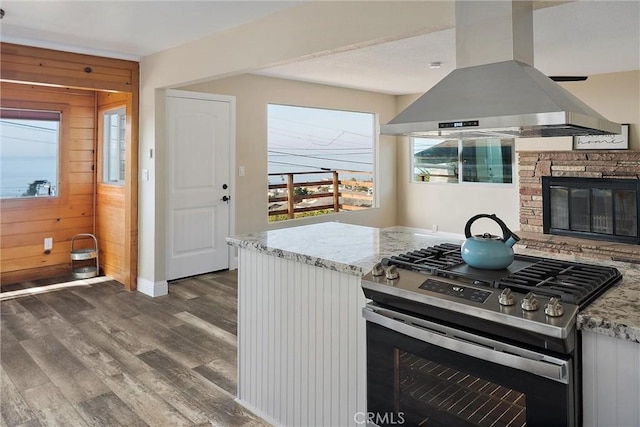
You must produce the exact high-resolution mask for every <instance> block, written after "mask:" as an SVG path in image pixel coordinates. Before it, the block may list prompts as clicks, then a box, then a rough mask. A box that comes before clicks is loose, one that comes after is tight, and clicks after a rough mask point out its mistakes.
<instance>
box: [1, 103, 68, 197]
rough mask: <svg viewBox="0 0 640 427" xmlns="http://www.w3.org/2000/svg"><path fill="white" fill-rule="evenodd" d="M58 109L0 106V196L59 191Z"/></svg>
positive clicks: (19, 195)
mask: <svg viewBox="0 0 640 427" xmlns="http://www.w3.org/2000/svg"><path fill="white" fill-rule="evenodd" d="M60 118H61V113H60V112H59V111H37V110H18V109H6V108H3V109H0V197H2V198H18V197H53V196H56V195H57V193H58V153H59V144H60Z"/></svg>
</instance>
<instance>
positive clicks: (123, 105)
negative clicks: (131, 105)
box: [96, 101, 131, 188]
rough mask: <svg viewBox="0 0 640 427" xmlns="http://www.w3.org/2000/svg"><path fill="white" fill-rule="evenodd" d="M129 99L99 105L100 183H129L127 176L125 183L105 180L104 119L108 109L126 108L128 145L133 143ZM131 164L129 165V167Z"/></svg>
mask: <svg viewBox="0 0 640 427" xmlns="http://www.w3.org/2000/svg"><path fill="white" fill-rule="evenodd" d="M127 104H128V102H127V101H118V102H112V103H110V104H104V105H101V106H100V107H98V115H97V116H96V122H97V123H96V124H97V126H96V129H97V134H98V135H97V136H98V138H97V143H98V145H97V146H98V147H99V149H98V150H96V151H97V152H96V172H97V173H96V180H97V182H98V183H100V185H110V186H114V187H121V188H124V187H125V186H126V185H127V179H126V176H125V180H124V183H121V184H114V183H112V182H105V181H104V120H103V118H104V117H103V115H104V113H106V112H108V111H112V110H117V109H119V108H124V110H125V112H126V117H127V123H126V126H127V146H129V145H131V144H130V142H129V140H130V139H129V136H128V135H129V133H128V132H129V129H128V126H129V124H130V121H129V117H130V114H131V113H130V111H128V110H127ZM128 160H129V159H127V158H126V154H125V161H128ZM128 167H130V166H127V168H128Z"/></svg>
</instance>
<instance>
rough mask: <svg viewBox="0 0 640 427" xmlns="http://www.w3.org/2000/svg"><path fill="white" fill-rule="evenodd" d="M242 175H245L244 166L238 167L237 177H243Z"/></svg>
mask: <svg viewBox="0 0 640 427" xmlns="http://www.w3.org/2000/svg"><path fill="white" fill-rule="evenodd" d="M244 173H245V169H244V166H238V175H239V176H244Z"/></svg>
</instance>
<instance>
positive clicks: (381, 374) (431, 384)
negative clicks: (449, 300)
mask: <svg viewBox="0 0 640 427" xmlns="http://www.w3.org/2000/svg"><path fill="white" fill-rule="evenodd" d="M363 315H364V317H365V319H366V320H367V421H368V423H369V424H374V425H379V426H387V425H400V424H403V425H416V426H417V425H420V426H496V427H497V426H524V425H527V426H545V427H548V426H572V425H575V416H576V414H575V400H574V395H573V394H574V391H573V387H572V386H571V384H573V378H572V376H573V369H572V360H571V358H570V357H568V356H567V358H566V359H563V358H558V357H554V356H550V355H547V354H543V353H538V352H534V351H531V350H528V349H524V348H520V347H517V346H513V345H510V344H506V343H502V342H499V341H495V340H492V339H489V338H486V337H482V336H478V335H475V334H472V333H469V332H466V331H461V330H458V329H454V328H451V327H447V326H444V325H441V324H437V323H433V322H430V321H427V320H424V319H420V318H416V317H413V316H410V315H407V314H405V313H399V312H396V311H392V310H389V309H386V308H383V307H379V306H376V305H372V304H368V305H367V306H366V307H365V308H364V309H363Z"/></svg>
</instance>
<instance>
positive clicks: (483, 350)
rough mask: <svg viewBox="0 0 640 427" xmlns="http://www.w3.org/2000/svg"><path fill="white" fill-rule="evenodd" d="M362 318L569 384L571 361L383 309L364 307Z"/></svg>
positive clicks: (475, 356)
mask: <svg viewBox="0 0 640 427" xmlns="http://www.w3.org/2000/svg"><path fill="white" fill-rule="evenodd" d="M362 315H363V317H364V318H365V319H366V320H367V321H368V322H372V323H376V324H378V325H380V326H383V327H385V328H387V329H390V330H392V331H395V332H399V333H401V334H403V335H407V336H409V337H412V338H415V339H417V340H419V341H423V342H426V343H429V344H433V345H435V346H438V347H442V348H445V349H448V350H451V351H454V352H456V353H461V354H464V355H467V356H469V357H473V358H475V359H481V360H486V361H488V362H491V363H495V364H498V365H502V366H508V367H511V368H514V369H517V370H519V371H526V372H529V373H532V374H535V375H537V376H540V377H544V378H548V379H550V380H553V381H557V382H560V383H563V384H568V383H569V380H570V378H569V375H570V374H569V373H570V369H569V368H570V366H569V365H570V363H571V361H570V360H564V359H559V358H556V357H551V356H549V355H546V354H542V353H538V352H535V351H531V350H527V349H523V348H520V347H517V346H513V345H510V344H506V343H502V342H500V341H495V340H492V339H490V338H485V337H482V336H479V335H475V334H472V333H469V332H465V331H461V330H458V329H454V328H450V327H448V326H444V325H440V324H437V323H433V322H429V321H427V320H424V319H419V318H416V317H413V316H409V315H406V314H404V313H398V312H395V311H392V310H387V309H384V308H381V307H375V308H371V307H364V308H363V309H362Z"/></svg>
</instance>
